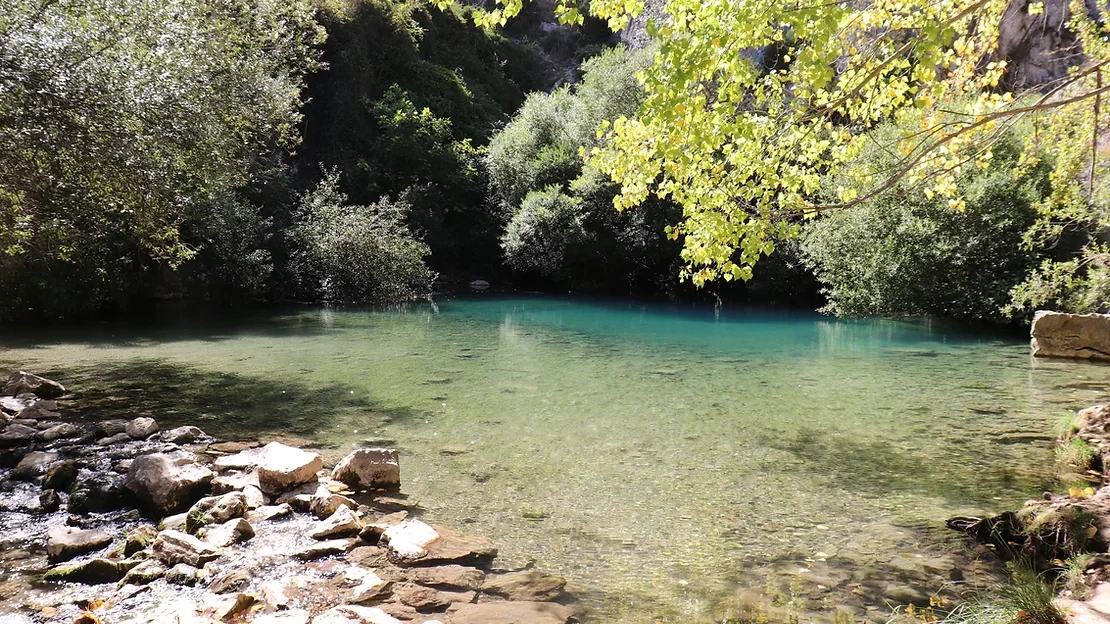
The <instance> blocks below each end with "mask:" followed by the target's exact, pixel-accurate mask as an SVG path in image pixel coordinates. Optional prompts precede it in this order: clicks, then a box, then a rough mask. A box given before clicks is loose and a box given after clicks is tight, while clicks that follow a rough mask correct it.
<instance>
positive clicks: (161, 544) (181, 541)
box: [151, 530, 220, 568]
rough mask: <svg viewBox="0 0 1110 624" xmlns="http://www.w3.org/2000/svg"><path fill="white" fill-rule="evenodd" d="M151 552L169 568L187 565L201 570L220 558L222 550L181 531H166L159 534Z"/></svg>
mask: <svg viewBox="0 0 1110 624" xmlns="http://www.w3.org/2000/svg"><path fill="white" fill-rule="evenodd" d="M151 550H152V551H153V552H154V556H155V557H157V558H158V560H159V561H161V562H163V563H165V564H166V565H169V566H175V565H177V564H179V563H185V564H188V565H191V566H193V567H194V568H199V567H201V566H203V565H204V564H206V563H208V562H209V561H213V560H215V559H216V558H218V557H219V556H220V549H219V548H217V547H215V546H213V545H211V544H207V543H205V542H202V541H200V540H199V539H197V538H195V537H193V536H192V535H189V534H188V533H182V532H181V531H174V530H166V531H162V532H161V533H159V534H158V537H157V538H156V539H155V540H154V543H153V544H151Z"/></svg>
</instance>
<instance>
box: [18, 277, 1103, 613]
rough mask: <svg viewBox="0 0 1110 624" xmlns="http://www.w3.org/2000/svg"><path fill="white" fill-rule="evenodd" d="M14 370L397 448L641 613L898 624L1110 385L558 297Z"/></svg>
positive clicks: (289, 430) (180, 335) (224, 423)
mask: <svg viewBox="0 0 1110 624" xmlns="http://www.w3.org/2000/svg"><path fill="white" fill-rule="evenodd" d="M0 364H3V365H6V366H20V367H26V368H29V369H32V370H35V371H36V372H39V373H42V374H45V375H47V376H51V377H55V378H58V379H62V380H64V381H65V383H66V385H67V386H69V387H70V388H71V389H72V390H75V391H76V392H77V395H78V398H79V403H80V404H81V405H82V414H86V415H89V416H90V417H92V416H95V415H104V416H108V415H113V416H114V415H121V414H123V415H142V414H149V415H152V416H154V417H155V418H157V419H158V420H159V422H165V423H166V424H167V425H166V426H170V425H172V424H176V423H187V424H196V425H198V426H200V427H202V428H204V429H205V430H206V431H208V432H210V433H212V434H214V435H217V436H220V437H223V438H230V439H236V438H247V437H257V436H260V435H274V434H280V435H286V436H292V437H297V438H303V439H305V440H307V441H309V442H311V443H313V444H315V445H317V446H319V447H321V448H323V449H326V450H331V451H334V453H336V454H339V453H341V452H343V451H346V450H349V449H350V448H352V447H355V446H359V445H371V446H376V445H387V446H396V447H397V448H399V450H400V452H401V458H402V459H401V466H402V480H403V489H404V491H405V492H406V493H407V494H408V495H409V496H410V497H412V498H413V499H416V500H418V501H420V503H421V506H422V507H423V512H422V513H423V516H424V517H426V518H427V519H428V520H429V521H432V522H436V523H440V524H443V525H447V526H456V527H459V528H461V529H463V530H465V531H467V532H469V533H478V534H482V535H485V536H487V537H489V538H490V539H492V540H493V541H494V542H495V543H497V544H498V545H499V546H500V547H501V560H503V561H505V562H506V563H507V564H512V565H525V564H527V563H528V562H529V561H530V560H533V559H534V560H537V561H540V562H542V566H543V568H544V569H546V570H548V571H551V572H554V573H557V574H560V575H562V576H565V577H566V578H567V579H568V581H569V583H568V587H567V588H568V590H570V591H572V592H574V593H575V594H576V595H578V596H579V597H580V598H582V599H583V601H584V602H585V603H586V604H587V605H588V606H589V607H590V608H591V609H592V615H591V616H590V620H589V621H591V622H614V623H629V624H641V623H647V622H660V621H662V622H675V623H678V622H682V623H692V624H698V623H702V622H705V623H708V622H720V621H723V620H726V619H728V618H741V617H744V616H746V615H750V614H752V613H757V614H758V613H761V612H764V611H766V612H772V611H773V612H775V613H797V614H805V615H806V617H804V618H803V619H804V620H805V621H810V620H811V619H817V618H822V619H828V620H830V621H831V620H832V619H833V618H834V617H836V613H837V611H838V610H839V611H841V612H843V613H844V614H846V615H848V616H849V617H852V618H854V619H856V621H858V620H859V619H861V618H870V619H872V620H874V621H884V620H885V617H886V616H888V615H889V613H890V611H891V608H892V607H894V606H897V605H899V604H904V603H905V602H906V601H909V600H916V601H919V602H920V601H921V600H923V599H924V600H925V601H926V602H927V600H928V597H929V596H930V595H932V594H933V593H937V592H940V593H944V592H951V591H953V587H957V588H958V587H960V586H962V585H966V584H974V583H975V582H983V581H985V580H986V579H988V578H989V577H990V575H991V574H992V572H991V570H990V564H989V562H976V561H975V555H976V553H974V552H973V551H971V550H970V547H969V546H968V545H967V544H965V543H964V542H962V541H961V539H960V538H959V536H958V535H954V534H951V533H949V532H948V531H946V530H945V529H944V528H943V521H944V520H945V519H946V518H947V517H950V516H952V515H955V514H976V513H987V512H995V511H1000V510H1003V509H1007V508H1013V507H1015V506H1016V505H1020V503H1021V502H1022V501H1024V500H1025V499H1026V498H1029V497H1035V496H1037V495H1038V494H1039V493H1040V492H1041V491H1043V490H1045V489H1051V488H1054V487H1057V485H1056V484H1055V483H1054V481H1053V474H1054V468H1053V455H1052V448H1051V441H1050V439H1049V436H1050V435H1051V430H1052V427H1053V424H1054V422H1055V421H1056V420H1057V419H1058V418H1059V417H1060V415H1061V414H1063V413H1066V412H1068V411H1071V410H1075V409H1078V408H1082V407H1086V406H1088V405H1091V404H1093V403H1097V402H1100V401H1105V400H1106V399H1107V389H1108V388H1110V366H1104V365H1096V364H1089V363H1082V362H1061V361H1052V362H1046V361H1034V360H1032V359H1031V358H1030V356H1029V349H1028V341H1027V340H1025V339H1023V338H1022V337H1021V336H1020V335H1015V334H1006V333H998V332H994V331H983V330H979V331H972V330H969V329H966V328H959V327H953V326H948V325H942V324H937V323H928V322H924V321H891V320H869V321H841V320H835V319H830V318H827V317H822V316H819V315H816V314H812V313H806V312H791V311H782V310H759V309H750V308H728V307H724V308H716V309H715V308H714V307H711V306H710V307H696V306H681V305H672V304H658V303H641V302H625V301H620V302H617V301H600V300H589V299H575V298H551V297H502V296H482V297H464V298H450V299H443V300H438V301H436V302H434V303H431V302H425V303H420V304H413V305H409V306H403V307H392V308H381V309H364V308H358V309H336V308H309V307H305V308H295V309H287V310H280V311H274V310H271V311H266V312H263V313H257V314H251V315H248V316H243V317H237V318H235V319H223V320H214V319H204V318H192V317H188V316H176V317H168V318H159V319H157V320H152V321H151V322H148V323H136V322H129V323H109V324H98V325H85V326H81V327H58V328H51V329H43V328H38V329H34V330H31V329H24V330H20V331H10V332H8V333H6V334H5V335H3V336H0ZM841 617H843V616H841Z"/></svg>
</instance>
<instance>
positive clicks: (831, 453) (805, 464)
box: [765, 427, 1055, 509]
mask: <svg viewBox="0 0 1110 624" xmlns="http://www.w3.org/2000/svg"><path fill="white" fill-rule="evenodd" d="M938 435H939V434H938ZM976 442H982V441H977V440H967V439H963V440H960V439H955V438H953V439H951V440H949V441H947V443H948V444H951V445H956V444H970V443H976ZM765 443H766V444H767V445H768V446H770V447H772V448H776V449H779V450H783V451H788V452H790V453H792V454H794V455H795V456H796V457H798V458H799V459H800V460H802V461H801V464H800V467H801V469H803V470H806V471H808V472H813V473H816V474H819V475H823V476H824V477H825V478H826V479H828V480H829V482H830V484H832V485H834V486H835V487H837V488H843V489H846V490H850V491H854V492H858V493H861V494H864V495H867V496H869V497H876V498H881V497H884V496H891V495H893V494H905V493H913V494H917V495H924V496H930V497H934V498H940V499H942V500H944V501H945V502H946V503H948V504H949V505H952V506H967V505H974V506H979V507H982V508H985V509H990V508H994V507H996V506H997V505H998V497H999V495H1000V493H1003V492H1012V493H1014V495H1015V497H1016V498H1020V497H1022V496H1025V495H1027V494H1028V493H1030V492H1035V491H1042V490H1045V489H1052V487H1054V479H1055V473H1054V471H1053V470H1050V469H1045V470H1044V471H1031V472H1030V471H1026V472H1021V473H1018V472H1017V471H1015V470H1012V469H1009V468H1007V467H1006V466H1005V465H1002V466H1001V467H1000V466H998V465H996V464H987V465H984V466H976V465H971V464H966V465H960V464H958V461H950V458H947V457H944V456H943V455H940V456H927V455H925V454H924V453H919V452H915V451H913V450H908V449H906V448H895V447H893V446H892V445H891V444H890V443H888V442H885V441H883V442H872V441H867V440H861V439H854V438H851V437H846V436H840V435H836V434H835V433H834V432H830V431H823V430H820V429H815V428H812V427H806V428H802V429H801V430H799V431H798V432H797V434H796V436H795V437H793V438H788V439H775V438H771V437H767V438H766V439H765ZM984 452H990V450H989V449H987V448H986V447H984ZM963 453H966V450H964V451H963ZM961 455H962V453H961Z"/></svg>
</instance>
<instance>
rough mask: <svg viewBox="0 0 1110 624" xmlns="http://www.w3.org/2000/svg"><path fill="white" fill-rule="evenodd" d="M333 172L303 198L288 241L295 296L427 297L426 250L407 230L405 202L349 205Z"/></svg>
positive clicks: (429, 274)
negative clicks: (290, 251)
mask: <svg viewBox="0 0 1110 624" xmlns="http://www.w3.org/2000/svg"><path fill="white" fill-rule="evenodd" d="M346 202H347V196H346V195H344V194H343V193H341V192H339V174H338V172H337V171H335V170H332V171H330V172H328V173H326V174H325V176H324V178H323V179H322V180H321V181H320V183H319V184H318V185H317V186H316V187H315V188H314V189H313V190H311V191H309V192H308V193H306V194H305V195H304V196H303V197H302V199H301V204H300V209H299V212H298V214H297V221H296V223H295V225H294V226H293V228H292V230H291V232H290V236H291V238H292V239H293V240H292V242H291V246H292V248H293V250H294V251H293V253H292V257H291V259H290V273H291V275H292V277H293V280H294V282H295V292H296V293H297V294H298V296H300V297H303V298H306V299H322V300H325V301H346V302H355V301H360V302H361V301H386V300H400V299H413V298H415V297H419V296H422V295H426V294H428V292H429V291H430V289H431V283H432V279H433V277H434V276H433V274H432V272H431V271H429V270H428V268H427V266H426V265H425V264H424V258H425V257H426V256H427V255H428V247H427V246H426V245H424V243H422V242H420V241H418V240H416V239H415V238H413V236H412V235H411V233H410V232H409V230H408V228H407V227H406V226H405V214H406V212H407V211H408V209H409V206H408V204H407V203H406V201H405V199H404V198H402V199H401V200H400V201H396V202H391V201H389V199H388V198H386V199H382V200H380V201H378V202H377V203H375V204H372V205H369V206H353V205H348V204H347V203H346Z"/></svg>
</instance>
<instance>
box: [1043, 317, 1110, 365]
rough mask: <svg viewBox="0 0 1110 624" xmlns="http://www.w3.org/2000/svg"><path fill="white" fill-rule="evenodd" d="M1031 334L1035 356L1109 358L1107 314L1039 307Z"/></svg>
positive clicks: (1109, 323)
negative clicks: (1069, 311)
mask: <svg viewBox="0 0 1110 624" xmlns="http://www.w3.org/2000/svg"><path fill="white" fill-rule="evenodd" d="M1030 334H1031V335H1032V340H1031V345H1032V347H1033V355H1034V356H1036V357H1058V358H1077V359H1084V360H1104V361H1110V315H1107V314H1064V313H1062V312H1050V311H1046V310H1041V311H1039V312H1037V313H1036V314H1035V315H1034V316H1033V327H1032V329H1031V331H1030Z"/></svg>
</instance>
